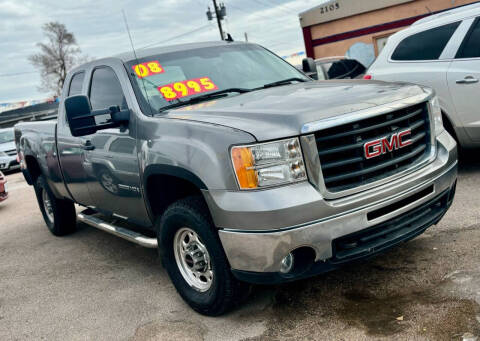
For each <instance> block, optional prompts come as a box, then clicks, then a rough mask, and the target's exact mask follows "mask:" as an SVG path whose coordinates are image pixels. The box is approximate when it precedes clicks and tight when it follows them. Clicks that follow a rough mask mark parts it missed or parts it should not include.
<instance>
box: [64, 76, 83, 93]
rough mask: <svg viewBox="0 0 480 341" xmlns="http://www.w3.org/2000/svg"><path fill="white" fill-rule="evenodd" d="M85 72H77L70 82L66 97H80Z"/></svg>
mask: <svg viewBox="0 0 480 341" xmlns="http://www.w3.org/2000/svg"><path fill="white" fill-rule="evenodd" d="M84 78H85V72H83V71H82V72H77V73H76V74H74V75H73V77H72V79H71V80H70V87H69V89H68V96H74V95H81V94H82V88H83V80H84Z"/></svg>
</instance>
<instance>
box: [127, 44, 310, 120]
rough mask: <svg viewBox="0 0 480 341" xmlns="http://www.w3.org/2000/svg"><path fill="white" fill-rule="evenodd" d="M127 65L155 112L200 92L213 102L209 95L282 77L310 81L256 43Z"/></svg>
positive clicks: (244, 89) (250, 87) (237, 91)
mask: <svg viewBox="0 0 480 341" xmlns="http://www.w3.org/2000/svg"><path fill="white" fill-rule="evenodd" d="M127 68H128V70H131V72H132V76H133V79H135V82H136V84H135V85H136V86H137V87H138V89H139V90H140V91H139V92H140V93H141V96H143V98H144V99H145V100H146V103H148V104H149V105H150V106H151V108H152V109H153V110H154V112H159V111H161V110H162V108H166V107H168V106H172V104H177V103H180V102H185V103H186V102H188V101H189V100H191V99H192V98H195V97H199V96H202V98H201V100H209V99H211V98H209V96H205V95H208V94H213V93H217V92H221V93H222V94H223V95H224V96H229V95H238V94H240V93H244V92H247V91H251V90H255V89H258V88H263V86H264V85H267V84H270V83H274V82H278V81H282V80H289V79H292V78H294V79H298V80H292V82H293V81H307V80H310V79H309V78H308V77H306V76H305V75H304V74H303V73H301V72H299V71H298V70H297V69H295V68H294V67H293V66H291V65H290V64H288V63H287V62H285V61H284V60H282V59H281V58H280V57H278V56H276V55H274V54H273V53H271V52H269V51H268V50H266V49H264V48H262V47H260V46H257V45H253V44H252V45H251V44H245V45H243V44H242V45H240V44H232V45H223V46H213V47H207V48H198V49H192V50H185V51H179V52H173V53H165V54H160V55H152V56H149V57H146V58H142V59H139V60H138V61H137V60H133V61H130V62H129V63H127ZM287 84H288V83H287ZM278 85H284V84H278ZM230 89H231V91H229V90H230ZM199 100H200V98H199Z"/></svg>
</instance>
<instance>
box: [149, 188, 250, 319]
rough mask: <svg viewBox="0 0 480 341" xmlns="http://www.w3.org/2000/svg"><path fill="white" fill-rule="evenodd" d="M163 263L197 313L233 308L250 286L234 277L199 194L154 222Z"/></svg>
mask: <svg viewBox="0 0 480 341" xmlns="http://www.w3.org/2000/svg"><path fill="white" fill-rule="evenodd" d="M157 233H158V242H159V247H160V255H161V258H162V262H163V264H164V266H165V268H166V270H167V272H168V274H169V276H170V279H171V280H172V282H173V284H174V286H175V288H176V289H177V291H178V292H179V294H180V295H181V296H182V298H183V299H184V300H185V301H186V302H187V303H188V304H189V305H190V306H191V307H192V308H193V309H194V310H195V311H197V312H199V313H201V314H204V315H209V316H218V315H221V314H223V313H225V312H227V311H228V310H230V309H232V308H233V307H234V306H235V305H236V304H238V303H239V302H240V301H241V300H242V299H243V298H244V297H245V296H246V294H247V293H248V288H249V286H248V285H247V284H246V283H242V282H239V281H238V280H237V279H236V278H234V277H233V275H232V272H231V271H230V266H229V264H228V261H227V259H226V256H225V253H224V251H223V248H222V245H221V243H220V240H219V238H218V233H217V231H216V229H215V228H214V226H213V224H212V222H211V218H210V216H209V213H208V209H207V207H206V205H205V203H204V201H203V200H202V198H201V197H197V196H195V197H188V198H185V199H182V200H179V201H177V202H175V203H173V204H172V205H171V206H170V207H168V208H167V210H166V211H165V213H164V214H163V216H162V218H161V219H160V220H158V221H157Z"/></svg>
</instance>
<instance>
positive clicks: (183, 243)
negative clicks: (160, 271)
mask: <svg viewBox="0 0 480 341" xmlns="http://www.w3.org/2000/svg"><path fill="white" fill-rule="evenodd" d="M173 253H174V255H175V260H176V262H177V267H178V269H179V270H180V273H181V274H182V276H183V279H185V281H186V282H187V283H188V284H189V285H190V286H191V287H192V288H194V289H195V290H197V291H200V292H204V291H207V290H208V289H210V287H211V286H212V281H213V270H212V265H211V263H210V255H209V253H208V250H207V248H206V247H205V245H203V243H202V241H201V240H200V238H199V237H198V234H197V233H196V232H195V231H193V230H192V229H189V228H188V227H182V228H180V229H179V230H178V231H177V233H175V237H174V238H173Z"/></svg>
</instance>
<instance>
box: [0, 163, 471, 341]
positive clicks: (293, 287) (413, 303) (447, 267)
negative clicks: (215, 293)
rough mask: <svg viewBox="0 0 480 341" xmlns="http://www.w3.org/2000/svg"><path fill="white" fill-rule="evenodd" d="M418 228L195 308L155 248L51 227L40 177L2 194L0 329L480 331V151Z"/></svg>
mask: <svg viewBox="0 0 480 341" xmlns="http://www.w3.org/2000/svg"><path fill="white" fill-rule="evenodd" d="M475 155H476V153H471V154H470V155H467V156H465V159H466V161H464V162H463V164H462V165H461V167H460V174H459V181H458V187H457V196H456V199H455V201H454V204H453V206H452V208H451V209H450V211H449V212H448V213H447V215H446V216H445V217H444V219H443V220H442V221H441V222H440V224H438V225H437V226H434V227H432V228H430V229H429V230H427V232H426V233H424V234H423V235H422V236H420V237H418V238H416V239H414V240H413V241H410V242H408V243H406V244H403V245H401V246H399V247H397V248H395V249H393V250H392V251H390V252H388V253H386V254H383V255H380V256H378V257H376V258H374V259H371V260H369V261H367V262H363V263H361V264H355V265H351V266H348V267H345V268H343V269H341V270H339V271H335V272H332V273H329V274H325V275H321V276H317V277H314V278H310V279H307V280H303V281H300V282H295V283H291V284H287V285H280V286H266V287H255V288H253V290H252V294H251V296H250V298H249V299H248V300H247V302H245V304H244V305H243V306H241V307H240V308H239V309H237V310H236V311H234V312H232V313H230V314H228V315H226V316H223V317H218V318H207V317H204V316H201V315H198V314H196V313H195V312H193V311H192V310H191V309H190V308H189V307H188V306H187V305H186V304H185V303H184V302H183V301H182V300H181V298H180V297H179V296H178V295H177V293H176V291H175V289H174V287H173V286H172V284H171V283H170V280H169V278H168V276H167V274H166V272H165V270H164V269H162V267H161V265H160V262H159V259H158V256H157V253H156V251H155V250H150V249H144V248H142V247H139V246H136V245H134V244H131V243H129V242H127V241H124V240H122V239H119V238H117V237H114V236H112V235H109V234H107V233H105V232H101V231H98V230H96V229H94V228H91V227H89V226H86V225H81V224H79V230H78V232H77V233H75V234H73V235H70V236H67V237H62V238H58V237H54V236H52V235H51V234H50V233H49V232H48V230H47V228H46V226H45V224H44V222H43V219H42V217H41V214H40V211H39V210H38V207H37V202H36V199H35V196H34V191H33V188H32V187H29V186H27V185H26V183H25V182H24V180H23V177H22V175H21V173H14V174H10V175H8V176H7V178H8V181H9V183H8V184H9V190H10V198H9V199H8V200H7V201H5V202H4V203H2V204H0V340H17V339H19V340H23V339H35V340H38V339H46V340H174V339H175V340H199V339H200V340H202V339H204V340H242V339H247V340H269V339H273V340H290V339H292V340H293V339H310V340H324V339H328V340H367V339H368V340H370V339H388V340H406V339H408V340H410V339H411V340H452V339H453V340H462V339H463V340H470V339H471V340H475V337H479V336H480V223H479V217H480V211H479V207H480V161H478V162H477V161H472V160H475V158H476V157H475Z"/></svg>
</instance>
